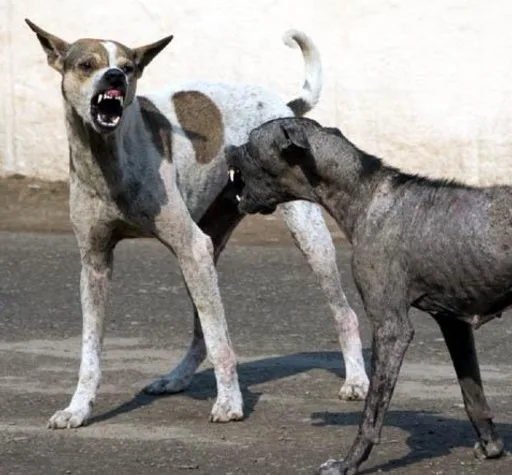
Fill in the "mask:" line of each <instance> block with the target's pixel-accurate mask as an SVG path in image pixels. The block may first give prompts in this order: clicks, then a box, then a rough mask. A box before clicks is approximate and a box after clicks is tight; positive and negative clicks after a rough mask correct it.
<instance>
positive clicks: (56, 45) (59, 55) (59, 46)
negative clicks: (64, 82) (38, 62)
mask: <svg viewBox="0 0 512 475" xmlns="http://www.w3.org/2000/svg"><path fill="white" fill-rule="evenodd" d="M25 23H26V24H27V25H28V26H29V28H30V29H31V30H32V31H33V32H34V33H35V34H36V36H37V39H38V40H39V43H41V46H42V47H43V50H44V52H45V53H46V56H47V58H48V64H49V65H50V66H51V67H52V68H53V69H55V70H57V71H59V73H62V71H63V69H64V56H66V53H67V52H68V50H69V48H70V46H71V45H70V44H69V43H68V42H67V41H64V40H62V39H60V38H58V37H57V36H55V35H52V34H50V33H48V32H47V31H44V30H43V29H42V28H39V27H38V26H37V25H36V24H35V23H32V22H31V21H30V20H29V19H28V18H25Z"/></svg>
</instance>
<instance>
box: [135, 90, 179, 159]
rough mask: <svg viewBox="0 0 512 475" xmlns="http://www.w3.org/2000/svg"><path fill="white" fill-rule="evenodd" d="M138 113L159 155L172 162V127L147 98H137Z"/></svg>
mask: <svg viewBox="0 0 512 475" xmlns="http://www.w3.org/2000/svg"><path fill="white" fill-rule="evenodd" d="M138 99H139V106H140V113H141V115H142V120H143V121H144V125H145V126H146V129H147V131H148V132H149V134H150V135H151V140H152V141H153V143H154V144H155V146H156V148H157V150H158V152H159V153H160V155H161V156H162V157H163V158H164V159H165V160H167V161H168V162H172V126H171V123H170V122H169V121H168V120H167V118H166V117H165V116H164V115H163V114H162V113H161V112H160V110H159V109H158V108H157V107H156V106H155V104H153V102H151V101H150V100H149V99H148V98H147V97H144V96H139V97H138Z"/></svg>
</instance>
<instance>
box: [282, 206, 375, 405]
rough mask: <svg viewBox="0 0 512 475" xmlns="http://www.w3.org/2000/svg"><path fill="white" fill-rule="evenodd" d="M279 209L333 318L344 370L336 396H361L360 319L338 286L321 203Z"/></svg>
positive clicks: (363, 376) (363, 375) (363, 377)
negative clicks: (342, 382)
mask: <svg viewBox="0 0 512 475" xmlns="http://www.w3.org/2000/svg"><path fill="white" fill-rule="evenodd" d="M280 209H281V210H282V212H283V217H284V219H285V222H286V224H287V226H288V229H289V230H290V232H291V234H292V237H293V239H294V241H295V244H296V245H297V247H298V248H299V249H300V250H301V252H302V253H303V254H304V256H305V257H306V260H307V261H308V263H309V265H310V266H311V269H312V270H313V273H314V274H315V275H316V277H317V279H318V281H319V283H320V285H321V287H322V290H323V292H324V294H325V296H326V298H327V303H328V304H329V307H330V309H331V311H332V313H333V316H334V320H335V322H336V329H337V331H338V338H339V342H340V346H341V352H342V354H343V359H344V360H345V373H346V378H345V383H344V384H343V386H342V387H341V389H340V392H339V397H340V399H343V400H347V401H348V400H363V399H364V398H365V397H366V393H367V391H368V376H367V375H366V370H365V367H364V360H363V352H362V345H361V338H360V336H359V322H358V320H357V315H356V314H355V312H354V310H352V308H351V307H350V305H349V303H348V301H347V298H346V296H345V293H344V292H343V289H342V287H341V279H340V275H339V272H338V267H337V266H336V251H335V249H334V244H333V242H332V237H331V234H330V232H329V230H328V229H327V225H326V224H325V220H324V218H323V216H322V212H321V210H320V207H319V206H318V205H316V204H314V203H309V202H307V201H292V202H290V203H286V204H283V205H280Z"/></svg>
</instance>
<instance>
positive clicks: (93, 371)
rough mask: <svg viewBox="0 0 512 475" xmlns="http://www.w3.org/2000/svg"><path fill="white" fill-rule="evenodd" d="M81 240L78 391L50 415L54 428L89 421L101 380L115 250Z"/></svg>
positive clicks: (68, 426)
mask: <svg viewBox="0 0 512 475" xmlns="http://www.w3.org/2000/svg"><path fill="white" fill-rule="evenodd" d="M77 237H78V236H77ZM78 240H79V246H80V250H81V258H82V271H81V274H80V297H81V303H82V314H83V328H82V359H81V363H80V372H79V377H78V384H77V387H76V390H75V393H74V394H73V397H72V399H71V402H70V403H69V405H68V407H66V408H65V409H64V410H61V411H57V412H56V413H55V414H54V415H53V416H52V417H51V418H50V420H49V422H48V426H49V427H50V428H52V429H64V428H71V427H78V426H81V425H83V424H85V422H86V421H87V419H88V418H89V416H90V414H91V411H92V406H93V404H94V400H95V398H96V392H97V390H98V387H99V385H100V379H101V368H100V357H101V349H102V344H103V330H104V320H105V306H106V302H107V296H108V290H109V284H110V281H111V277H112V260H113V256H112V254H113V253H112V249H109V250H107V251H99V250H94V249H91V247H90V246H89V243H87V242H80V237H78ZM107 244H108V243H107ZM107 247H108V246H107Z"/></svg>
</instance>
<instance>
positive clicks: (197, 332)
mask: <svg viewBox="0 0 512 475" xmlns="http://www.w3.org/2000/svg"><path fill="white" fill-rule="evenodd" d="M205 358H206V345H205V343H204V337H203V330H202V329H201V322H200V321H199V315H198V313H197V309H196V308H195V307H194V337H193V339H192V342H191V343H190V346H189V348H188V350H187V353H186V355H185V357H184V358H183V360H181V362H180V363H179V364H178V365H177V366H176V367H175V368H174V369H173V370H172V371H171V372H169V373H168V374H166V375H165V376H162V377H161V378H158V379H155V381H153V382H152V383H151V384H149V385H148V386H146V387H145V388H144V392H146V393H148V394H155V395H157V394H173V393H178V392H180V391H183V390H185V389H186V388H187V386H188V385H189V384H190V383H191V381H192V378H193V377H194V374H195V372H196V370H197V368H198V367H199V365H200V364H201V363H202V362H203V361H204V359H205Z"/></svg>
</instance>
